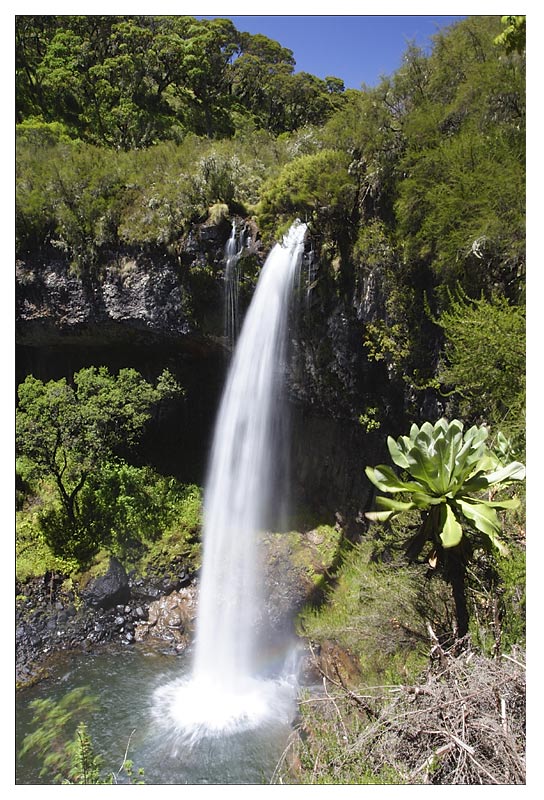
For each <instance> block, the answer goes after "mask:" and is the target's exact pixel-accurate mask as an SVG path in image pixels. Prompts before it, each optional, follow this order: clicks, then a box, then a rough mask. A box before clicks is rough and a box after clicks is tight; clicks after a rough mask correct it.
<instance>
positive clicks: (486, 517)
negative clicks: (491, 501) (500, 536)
mask: <svg viewBox="0 0 544 800" xmlns="http://www.w3.org/2000/svg"><path fill="white" fill-rule="evenodd" d="M454 502H455V503H456V504H457V505H458V506H459V508H460V509H461V511H462V512H463V514H464V515H465V517H466V518H467V519H469V520H471V521H472V522H474V524H475V525H476V527H477V528H478V530H479V531H481V532H482V533H485V534H486V536H492V535H495V534H496V533H498V532H499V531H500V527H501V526H500V522H499V520H498V517H497V514H496V513H495V511H494V509H493V508H491V507H490V506H489V505H488V503H487V502H486V501H485V500H484V501H479V502H474V503H473V502H470V501H468V500H464V499H463V498H461V497H458V498H456V499H455V501H454Z"/></svg>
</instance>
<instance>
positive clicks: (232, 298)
mask: <svg viewBox="0 0 544 800" xmlns="http://www.w3.org/2000/svg"><path fill="white" fill-rule="evenodd" d="M242 249H243V240H242V234H240V239H239V240H238V238H237V236H236V221H233V223H232V232H231V235H230V237H229V240H228V241H227V243H226V245H225V257H224V260H225V278H224V280H225V339H226V340H227V342H228V344H229V345H230V347H231V349H232V348H233V347H234V345H235V343H236V338H237V336H238V327H239V322H238V295H239V287H240V275H239V270H238V262H239V261H240V256H241V255H242Z"/></svg>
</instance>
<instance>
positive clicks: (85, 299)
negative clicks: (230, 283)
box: [16, 256, 194, 346]
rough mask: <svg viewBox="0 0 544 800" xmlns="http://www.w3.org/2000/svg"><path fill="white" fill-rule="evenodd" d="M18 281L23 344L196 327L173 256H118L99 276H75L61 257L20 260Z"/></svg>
mask: <svg viewBox="0 0 544 800" xmlns="http://www.w3.org/2000/svg"><path fill="white" fill-rule="evenodd" d="M16 281H17V284H16V287H17V295H16V298H17V342H18V343H19V344H22V345H32V344H34V345H36V346H38V345H39V346H45V345H52V344H65V345H66V344H69V343H75V342H80V343H81V344H82V345H84V344H85V343H87V344H88V343H89V342H93V344H94V345H98V344H101V345H104V344H107V343H113V342H115V343H119V342H121V341H128V340H129V339H130V340H131V341H134V340H136V341H138V340H140V341H142V342H144V341H147V342H149V339H150V338H151V339H157V338H161V339H167V340H175V339H177V338H180V337H185V336H188V335H190V334H191V333H192V332H194V326H193V325H192V323H191V322H190V320H189V316H188V308H189V296H188V289H187V287H186V286H184V285H183V283H182V281H181V279H180V277H179V274H178V271H177V269H176V265H175V264H174V263H173V262H169V261H166V260H162V261H153V260H151V259H149V258H148V257H144V256H138V257H134V258H128V257H121V258H119V259H118V260H117V261H116V262H115V263H113V264H110V265H108V266H107V267H106V268H105V270H104V275H103V277H102V279H100V280H97V279H91V278H84V279H83V278H80V277H77V276H75V275H73V274H71V273H70V270H69V268H68V267H67V265H66V264H62V263H47V264H41V265H39V266H36V265H35V264H25V263H22V262H19V263H18V264H17V268H16Z"/></svg>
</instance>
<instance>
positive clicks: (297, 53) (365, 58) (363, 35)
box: [195, 14, 464, 89]
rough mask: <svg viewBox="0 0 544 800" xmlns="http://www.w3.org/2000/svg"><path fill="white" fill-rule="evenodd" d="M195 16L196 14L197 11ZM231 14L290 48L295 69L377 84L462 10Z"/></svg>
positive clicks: (350, 83) (241, 26)
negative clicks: (379, 13)
mask: <svg viewBox="0 0 544 800" xmlns="http://www.w3.org/2000/svg"><path fill="white" fill-rule="evenodd" d="M195 16H196V15H195ZM213 16H221V17H226V18H228V19H231V20H232V21H233V23H234V25H235V27H236V28H237V29H238V30H239V31H248V32H249V33H263V34H264V35H265V36H268V37H269V38H270V39H275V40H276V41H277V42H279V43H280V44H281V45H283V46H284V47H288V48H290V49H291V50H292V51H293V53H294V57H295V60H296V67H295V69H296V71H297V72H298V71H304V72H310V73H311V74H312V75H317V76H318V77H320V78H325V77H326V76H327V75H334V76H336V77H337V78H342V79H343V81H344V83H345V86H346V88H353V89H360V88H361V85H362V84H363V83H365V84H367V85H368V86H375V85H376V84H377V83H378V82H379V79H380V77H381V76H383V75H391V74H392V73H393V72H394V71H395V70H396V69H398V68H399V67H400V65H401V62H402V55H403V53H404V52H405V50H406V47H407V45H408V43H409V42H410V41H415V43H416V44H417V45H419V46H421V47H424V48H428V47H429V46H430V44H431V39H430V37H431V36H432V35H433V34H434V33H436V32H437V31H438V30H439V29H440V28H444V27H446V26H448V25H451V24H453V23H455V22H457V21H459V20H461V19H463V18H464V17H463V16H445V15H440V14H436V15H432V16H431V15H426V16H422V15H407V16H401V15H396V14H390V15H387V16H376V15H341V16H332V15H319V16H312V15H290V16H284V15H282V16H272V15H258V16H248V15H238V16H233V15H231V14H217V15H208V16H207V18H208V19H210V18H213Z"/></svg>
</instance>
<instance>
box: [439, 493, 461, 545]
mask: <svg viewBox="0 0 544 800" xmlns="http://www.w3.org/2000/svg"><path fill="white" fill-rule="evenodd" d="M440 522H441V525H442V529H441V531H440V539H441V540H442V544H443V546H444V547H445V548H450V547H455V546H456V545H458V544H459V542H460V541H461V539H462V538H463V529H462V527H461V526H460V524H459V523H458V522H457V520H456V519H455V514H454V513H453V510H452V508H451V506H450V505H449V504H448V503H444V507H443V510H442V514H441V519H440Z"/></svg>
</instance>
